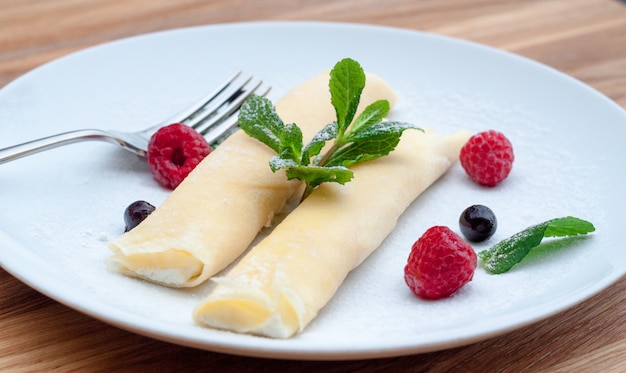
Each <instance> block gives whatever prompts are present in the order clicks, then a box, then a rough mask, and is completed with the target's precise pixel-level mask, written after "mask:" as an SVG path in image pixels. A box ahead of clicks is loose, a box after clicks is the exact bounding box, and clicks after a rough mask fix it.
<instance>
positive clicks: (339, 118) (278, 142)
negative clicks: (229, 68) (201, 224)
mask: <svg viewBox="0 0 626 373" xmlns="http://www.w3.org/2000/svg"><path fill="white" fill-rule="evenodd" d="M365 79H366V75H365V72H364V71H363V69H362V68H361V65H359V63H358V62H356V61H354V60H352V59H349V58H345V59H343V60H341V61H339V62H337V64H336V65H335V66H334V67H333V69H332V70H331V72H330V81H329V84H328V86H329V90H330V95H331V103H332V105H333V107H334V109H335V113H336V120H335V121H334V122H332V123H329V124H327V125H326V126H325V127H324V128H323V129H322V130H321V131H319V132H318V133H317V134H316V135H315V136H314V137H313V139H312V140H311V142H309V143H308V144H307V145H306V146H304V144H303V140H302V130H301V129H300V128H299V127H298V126H297V124H295V123H290V124H284V123H283V121H282V120H281V119H280V117H279V116H278V114H277V113H276V111H275V108H274V107H273V105H272V103H271V101H270V100H268V99H266V98H264V97H261V96H257V95H252V96H251V97H250V98H248V99H247V100H246V101H245V102H244V103H243V105H242V106H241V110H240V111H239V125H240V127H241V129H242V130H243V131H244V132H245V133H246V134H248V135H249V136H250V137H253V138H255V139H257V140H259V141H261V142H262V143H264V144H265V145H267V146H269V147H270V148H271V149H273V150H274V151H275V152H276V153H277V155H276V156H274V157H273V158H272V159H270V161H269V165H270V168H271V170H272V171H273V172H276V171H277V170H279V169H283V168H284V169H285V170H286V174H287V178H288V179H290V180H291V179H299V180H303V181H304V182H305V183H306V189H305V192H304V195H303V196H302V199H303V200H304V198H306V197H307V196H308V195H309V194H310V193H311V192H312V191H313V190H314V189H315V188H316V187H317V186H319V185H320V184H322V183H324V182H336V183H340V184H345V183H347V182H348V181H350V180H352V178H353V176H354V174H353V172H352V171H351V170H350V169H348V167H349V166H351V165H353V164H356V163H361V162H365V161H370V160H374V159H377V158H380V157H383V156H386V155H388V154H389V153H390V152H392V151H393V150H394V149H395V147H396V146H397V145H398V143H399V142H400V136H401V135H402V133H403V132H404V131H405V130H407V129H410V128H412V129H418V130H420V129H419V128H417V127H415V126H414V125H412V124H409V123H404V122H396V121H384V118H385V117H386V116H387V114H388V113H389V109H390V106H389V102H388V101H387V100H378V101H375V102H373V103H372V104H370V105H368V106H367V107H366V108H365V109H364V110H363V111H362V112H361V114H359V115H358V116H356V110H357V107H358V106H359V101H360V98H361V93H362V91H363V88H365ZM355 116H356V118H355ZM331 140H332V141H333V144H332V146H331V147H330V148H329V150H328V151H327V152H325V153H323V154H320V153H321V151H322V149H323V148H324V146H325V145H326V143H327V142H328V141H331Z"/></svg>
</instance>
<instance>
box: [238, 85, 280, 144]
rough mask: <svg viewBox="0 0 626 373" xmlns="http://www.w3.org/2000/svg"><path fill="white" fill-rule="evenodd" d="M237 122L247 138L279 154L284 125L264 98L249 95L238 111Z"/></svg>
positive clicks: (268, 101) (269, 102)
mask: <svg viewBox="0 0 626 373" xmlns="http://www.w3.org/2000/svg"><path fill="white" fill-rule="evenodd" d="M238 122H239V126H240V127H241V129H242V130H243V131H244V132H245V133H247V134H248V135H249V136H251V137H253V138H255V139H257V140H259V141H260V142H262V143H263V144H265V145H267V146H269V147H270V148H271V149H272V150H274V151H275V152H276V153H281V151H282V150H283V149H282V147H281V143H282V142H281V138H283V135H282V133H283V129H284V127H285V126H284V124H283V121H282V120H281V119H280V117H279V116H278V114H277V113H276V110H275V109H274V106H273V105H272V102H271V101H270V100H268V99H266V98H265V97H261V96H257V95H251V96H250V97H249V98H248V99H246V101H244V102H243V104H242V105H241V109H239V116H238Z"/></svg>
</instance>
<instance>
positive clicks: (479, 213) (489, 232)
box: [459, 205, 498, 242]
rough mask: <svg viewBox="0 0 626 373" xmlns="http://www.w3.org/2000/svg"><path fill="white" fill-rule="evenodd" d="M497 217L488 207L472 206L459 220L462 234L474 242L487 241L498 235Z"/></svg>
mask: <svg viewBox="0 0 626 373" xmlns="http://www.w3.org/2000/svg"><path fill="white" fill-rule="evenodd" d="M497 227H498V221H497V220H496V215H495V214H494V213H493V211H491V209H490V208H489V207H487V206H483V205H472V206H470V207H468V208H466V209H465V210H464V211H463V213H461V217H460V218H459V228H460V229H461V233H463V235H464V236H465V238H467V239H468V240H469V241H472V242H481V241H485V240H486V239H488V238H489V237H491V236H493V234H494V233H496V228H497Z"/></svg>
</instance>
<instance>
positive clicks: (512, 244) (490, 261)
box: [478, 216, 595, 274]
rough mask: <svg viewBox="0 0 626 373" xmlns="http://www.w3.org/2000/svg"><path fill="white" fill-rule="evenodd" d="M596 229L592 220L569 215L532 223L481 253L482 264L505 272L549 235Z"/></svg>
mask: <svg viewBox="0 0 626 373" xmlns="http://www.w3.org/2000/svg"><path fill="white" fill-rule="evenodd" d="M593 231H595V227H594V226H593V224H592V223H590V222H588V221H586V220H582V219H579V218H575V217H573V216H568V217H564V218H557V219H552V220H548V221H545V222H543V223H540V224H537V225H533V226H531V227H528V228H526V229H524V230H523V231H521V232H519V233H516V234H514V235H513V236H511V237H509V238H507V239H505V240H503V241H500V242H498V243H497V244H495V245H493V246H492V247H491V248H489V249H487V250H484V251H481V252H479V253H478V257H479V258H480V259H481V261H482V266H483V267H484V268H485V269H486V270H487V271H489V272H491V273H494V274H499V273H504V272H507V271H508V270H510V269H511V268H513V266H514V265H515V264H517V263H519V262H521V261H522V259H524V257H526V255H528V253H530V251H531V250H532V249H533V248H534V247H536V246H539V244H540V243H541V241H542V240H543V239H544V238H546V237H571V236H578V235H583V234H587V233H590V232H593Z"/></svg>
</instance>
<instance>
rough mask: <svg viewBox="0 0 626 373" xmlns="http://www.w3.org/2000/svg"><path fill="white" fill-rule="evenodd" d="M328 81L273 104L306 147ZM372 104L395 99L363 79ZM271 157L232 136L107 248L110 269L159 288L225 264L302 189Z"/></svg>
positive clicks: (322, 115)
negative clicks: (273, 167)
mask: <svg viewBox="0 0 626 373" xmlns="http://www.w3.org/2000/svg"><path fill="white" fill-rule="evenodd" d="M328 80H329V73H328V72H324V73H321V74H319V75H318V76H316V77H314V78H313V79H311V80H309V81H307V82H305V83H303V84H301V85H300V86H298V87H296V88H294V89H293V90H292V91H290V92H289V93H288V94H287V95H286V96H285V97H284V98H283V99H281V100H280V101H279V102H278V103H277V104H276V111H277V113H278V114H279V116H280V117H281V118H282V119H283V121H284V122H285V123H296V124H298V125H299V126H300V127H301V129H302V132H303V137H304V139H305V141H308V140H309V139H310V138H312V137H313V135H314V134H315V133H316V132H317V131H319V130H320V129H321V128H322V127H323V126H325V125H326V124H328V123H330V122H332V121H333V120H335V116H334V112H332V110H330V108H331V104H330V93H329V90H328ZM378 99H387V100H389V101H390V104H393V103H394V102H395V95H394V93H393V92H392V91H391V89H390V88H389V86H388V85H387V84H386V83H385V82H384V81H383V80H382V79H380V78H378V77H376V76H374V75H371V74H368V75H367V87H366V88H365V90H364V92H363V96H362V102H361V104H362V105H361V106H363V105H366V104H369V103H371V102H373V101H375V100H378ZM294 108H297V109H294ZM320 108H327V109H326V110H320ZM273 155H275V153H273V151H272V150H271V149H270V148H268V147H267V146H265V145H263V144H261V143H260V142H258V141H257V140H255V139H253V138H251V137H249V136H248V135H246V134H245V133H244V132H243V131H238V132H236V133H235V134H233V135H232V136H231V137H229V138H228V139H227V140H226V141H224V142H223V143H222V144H221V145H220V146H219V147H218V148H217V149H216V150H215V151H214V152H212V153H211V154H210V155H209V156H208V157H206V158H205V159H204V160H203V161H202V162H201V163H200V164H199V165H198V166H196V168H195V169H194V170H193V171H192V172H191V173H190V174H189V175H188V176H187V178H185V180H183V182H182V183H181V184H180V185H179V186H178V187H177V188H176V190H174V191H173V192H172V193H171V195H170V196H169V197H168V198H167V199H166V200H165V201H164V203H163V204H162V205H161V206H159V207H158V208H157V209H156V210H155V211H154V212H153V213H152V214H151V215H149V216H148V218H146V220H144V221H143V222H142V223H141V224H139V225H138V226H137V227H135V228H134V229H133V230H131V231H129V232H127V233H125V234H123V235H122V236H120V237H118V238H117V239H115V240H113V241H112V242H110V243H109V248H110V249H111V250H112V251H113V253H114V254H113V256H112V257H111V260H110V262H109V263H110V268H112V269H113V270H117V271H120V272H121V273H123V274H126V275H128V276H133V277H138V278H142V279H145V280H148V281H151V282H155V283H158V284H161V285H165V286H171V287H191V286H196V285H198V284H200V283H202V282H204V281H205V280H207V279H208V278H209V277H210V276H213V275H214V274H216V273H217V272H219V271H220V270H222V269H223V268H225V267H226V266H228V265H229V264H231V263H232V262H233V261H234V260H235V259H237V258H238V257H239V256H240V255H241V254H242V253H243V252H244V251H245V250H246V249H247V248H248V247H249V246H250V244H251V243H252V241H253V240H254V238H255V237H256V236H257V234H258V233H259V231H260V230H261V229H262V228H263V227H264V226H267V225H269V224H270V223H271V221H272V218H273V216H274V214H276V213H278V212H280V211H281V210H282V209H283V207H284V206H285V203H286V201H287V200H288V199H289V198H290V197H291V196H292V195H293V194H294V192H295V191H296V190H298V189H299V188H298V187H299V186H300V185H301V183H300V182H299V181H296V180H292V181H288V180H287V177H286V176H285V173H284V171H282V170H281V171H278V172H276V173H273V172H272V171H271V170H270V168H269V164H268V162H269V160H270V158H271V157H272V156H273Z"/></svg>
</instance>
